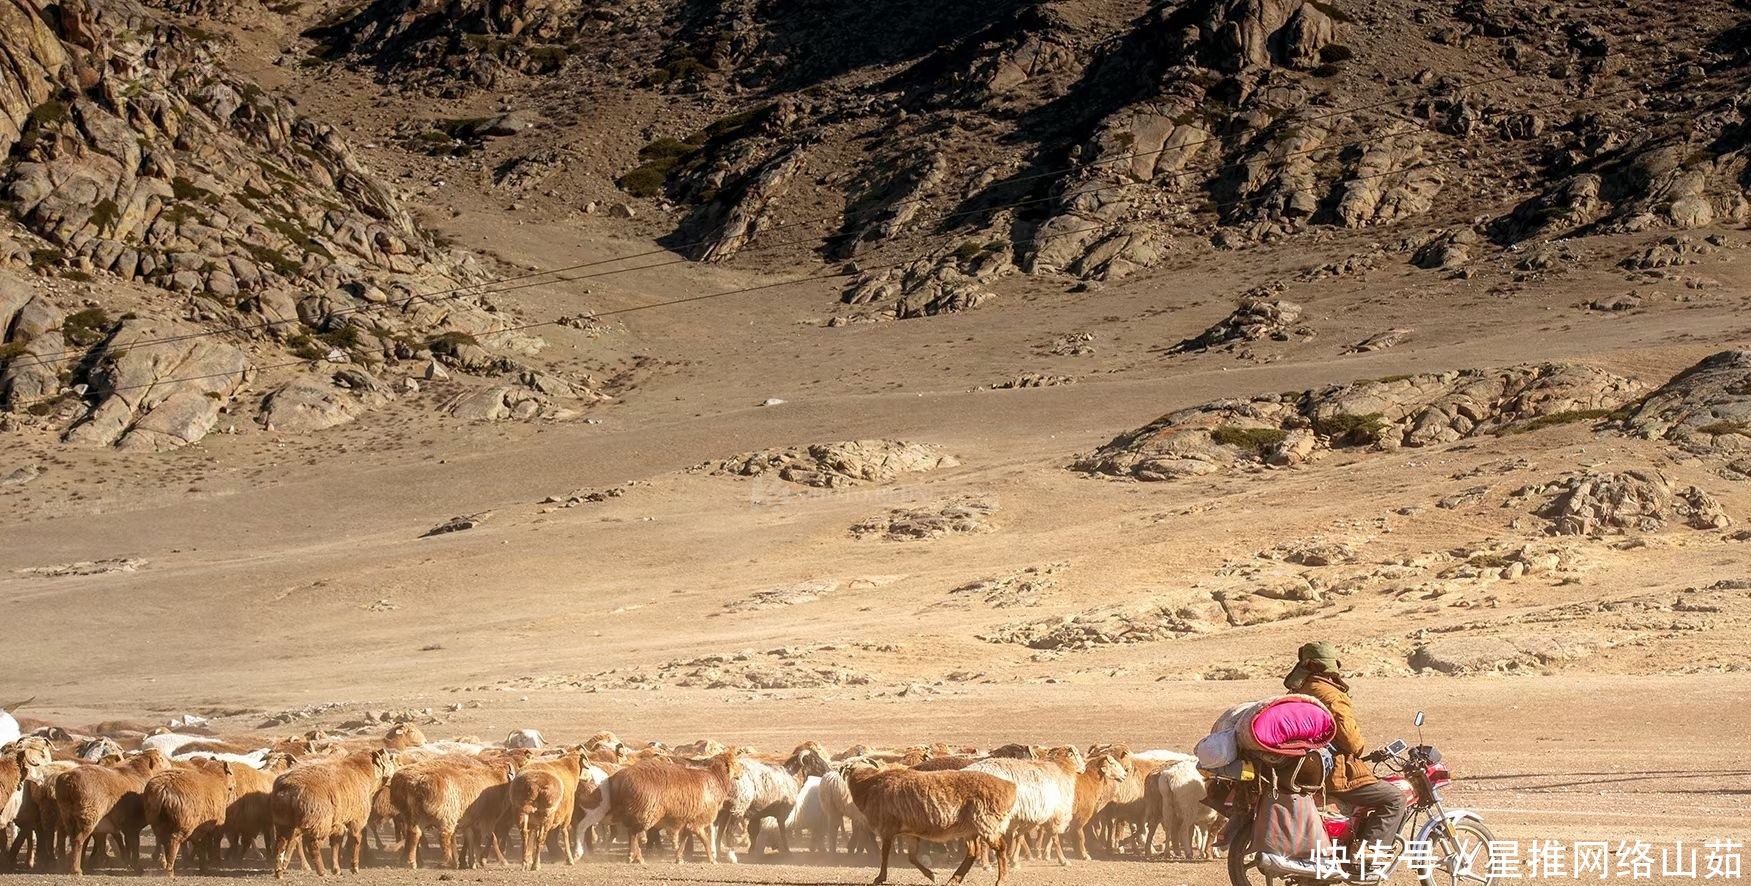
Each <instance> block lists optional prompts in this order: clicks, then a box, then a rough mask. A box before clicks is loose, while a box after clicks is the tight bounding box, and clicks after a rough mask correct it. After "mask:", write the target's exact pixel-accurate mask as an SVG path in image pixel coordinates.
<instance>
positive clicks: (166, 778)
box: [140, 760, 248, 878]
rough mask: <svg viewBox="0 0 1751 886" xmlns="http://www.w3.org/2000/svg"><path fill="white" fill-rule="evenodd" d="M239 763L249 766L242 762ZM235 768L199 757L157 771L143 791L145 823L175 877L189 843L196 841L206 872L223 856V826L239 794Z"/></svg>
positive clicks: (167, 870) (167, 871)
mask: <svg viewBox="0 0 1751 886" xmlns="http://www.w3.org/2000/svg"><path fill="white" fill-rule="evenodd" d="M236 768H238V769H246V768H248V767H246V766H244V765H243V764H241V763H239V764H237V767H236ZM231 770H232V765H231V764H230V763H226V762H213V761H210V760H196V761H192V762H191V763H190V764H189V765H187V766H177V767H174V768H171V769H167V770H165V771H163V772H160V773H158V774H157V775H154V776H152V777H151V778H150V779H147V781H146V786H145V787H144V788H142V789H141V790H140V796H141V799H142V802H143V803H144V805H145V812H146V824H147V825H149V826H150V827H151V828H152V836H153V838H154V839H155V840H157V842H158V847H159V849H160V850H162V853H161V854H162V856H163V864H164V873H165V874H167V875H169V876H170V877H172V878H174V877H175V876H176V859H177V856H178V855H180V854H181V852H182V846H183V844H184V843H189V842H192V843H193V845H194V847H195V860H196V862H198V863H199V864H200V867H201V873H203V874H204V873H206V872H207V871H208V869H209V867H210V866H211V864H212V862H213V861H214V860H215V858H216V856H218V854H219V828H220V826H221V825H222V824H224V821H225V810H226V809H227V808H228V807H229V806H230V805H231V801H232V800H233V799H234V798H235V797H236V795H237V782H236V781H235V780H234V779H233V778H232V774H231Z"/></svg>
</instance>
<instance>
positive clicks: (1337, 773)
mask: <svg viewBox="0 0 1751 886" xmlns="http://www.w3.org/2000/svg"><path fill="white" fill-rule="evenodd" d="M1301 692H1302V693H1303V694H1305V695H1311V696H1313V697H1314V698H1317V699H1319V700H1320V703H1321V704H1324V705H1325V706H1326V708H1327V709H1328V710H1330V711H1331V715H1332V719H1333V720H1335V721H1337V727H1338V730H1337V734H1336V735H1334V736H1332V751H1333V754H1334V757H1335V759H1333V760H1332V770H1331V778H1329V779H1327V781H1326V784H1327V786H1328V787H1329V788H1331V791H1332V793H1339V794H1341V793H1343V792H1344V791H1351V790H1355V789H1356V788H1361V787H1367V786H1368V785H1371V784H1373V783H1375V782H1377V781H1379V780H1380V779H1378V778H1375V777H1374V768H1373V767H1372V766H1369V765H1368V764H1367V763H1365V762H1363V761H1362V755H1363V754H1365V753H1367V752H1368V746H1367V744H1365V743H1364V742H1363V741H1362V729H1361V727H1360V726H1357V725H1356V709H1355V707H1354V706H1353V705H1352V704H1351V703H1350V686H1349V684H1347V683H1345V682H1344V678H1342V677H1339V676H1338V675H1336V674H1312V675H1310V676H1308V678H1307V679H1306V680H1305V681H1303V682H1302V684H1301Z"/></svg>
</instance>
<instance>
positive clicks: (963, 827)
mask: <svg viewBox="0 0 1751 886" xmlns="http://www.w3.org/2000/svg"><path fill="white" fill-rule="evenodd" d="M845 777H846V781H847V782H848V783H849V785H850V787H851V798H852V800H853V801H855V802H856V803H857V808H858V809H859V810H860V811H862V812H863V815H864V817H865V818H866V819H868V821H869V826H870V829H871V830H873V831H874V832H875V833H876V835H877V836H878V837H880V838H881V842H882V850H881V852H882V867H881V872H880V873H878V874H876V878H875V883H876V884H877V886H880V884H882V883H886V882H887V880H888V859H889V856H890V855H892V853H893V849H894V840H895V838H897V837H912V838H914V840H915V841H916V842H914V843H913V845H912V851H911V853H909V854H908V855H907V856H906V857H907V859H908V860H909V861H911V862H912V864H913V866H915V867H917V868H918V869H919V870H920V871H923V872H924V876H926V877H928V878H930V879H931V880H932V881H934V880H935V879H936V872H934V871H932V870H931V869H930V868H929V867H928V866H926V865H925V864H924V859H923V858H921V857H920V856H919V854H918V851H919V847H920V846H921V845H922V844H923V843H924V842H925V841H928V842H933V843H946V842H950V841H962V840H964V841H966V843H967V857H966V858H964V859H962V860H961V865H960V867H958V868H955V873H954V876H952V877H950V878H949V881H948V882H949V886H957V884H959V883H960V882H961V881H962V880H964V879H965V878H966V876H967V871H969V870H971V869H972V867H973V860H974V858H975V857H976V856H977V854H978V852H979V850H980V849H981V848H982V847H985V846H988V847H990V849H991V853H992V854H993V855H995V856H996V857H997V883H998V886H1002V884H1003V882H1004V880H1005V879H1007V878H1008V876H1009V853H1008V852H1006V851H1004V850H1005V849H1006V848H1007V847H1005V845H1004V835H1005V834H1006V833H1008V831H1009V827H1010V816H1011V815H1012V814H1013V810H1014V808H1015V785H1013V784H1011V783H1009V782H1007V781H1004V780H1003V779H1001V778H998V777H997V776H994V775H987V774H985V773H983V772H968V771H966V770H948V771H944V772H918V771H916V770H913V769H906V768H892V769H882V768H879V767H877V766H875V765H873V764H858V765H855V766H852V767H850V768H849V769H848V770H847V771H846V773H845Z"/></svg>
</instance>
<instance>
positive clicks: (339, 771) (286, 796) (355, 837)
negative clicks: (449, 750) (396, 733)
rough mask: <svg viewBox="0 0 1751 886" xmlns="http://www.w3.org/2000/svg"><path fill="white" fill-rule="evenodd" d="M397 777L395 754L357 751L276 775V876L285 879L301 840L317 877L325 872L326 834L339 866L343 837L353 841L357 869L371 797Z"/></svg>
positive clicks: (273, 804)
mask: <svg viewBox="0 0 1751 886" xmlns="http://www.w3.org/2000/svg"><path fill="white" fill-rule="evenodd" d="M394 775H395V754H394V753H393V752H391V751H388V750H375V751H358V752H356V753H352V754H348V755H347V756H345V757H341V758H339V759H336V760H321V761H318V762H315V763H306V764H304V765H302V766H297V767H294V768H292V769H290V770H288V771H286V772H284V773H282V774H281V775H280V776H279V777H278V778H276V779H274V788H273V793H272V795H271V797H270V798H269V809H270V810H271V812H272V815H273V819H272V820H273V828H274V878H275V879H283V878H284V877H285V876H286V867H287V866H288V865H289V864H290V863H291V860H292V853H291V849H292V842H293V841H294V840H297V839H299V838H300V837H302V838H303V847H304V853H305V854H306V855H308V856H309V857H310V865H311V867H314V868H315V869H316V873H317V875H319V876H320V875H322V874H323V873H324V870H323V867H322V853H321V850H320V849H319V848H318V846H317V842H316V841H317V840H318V839H319V838H326V839H327V840H328V841H329V844H330V846H331V847H332V849H333V852H334V867H335V868H336V869H337V870H338V869H339V868H340V849H341V841H342V840H343V839H350V841H351V843H352V850H353V857H352V866H351V867H352V870H353V872H354V873H357V872H358V870H359V853H360V851H361V850H362V849H363V847H364V842H365V824H366V823H367V822H368V821H370V818H371V800H372V799H373V798H374V797H375V796H376V794H377V791H378V790H379V789H381V788H382V787H383V786H384V785H385V784H387V783H388V782H389V779H390V778H392V777H394Z"/></svg>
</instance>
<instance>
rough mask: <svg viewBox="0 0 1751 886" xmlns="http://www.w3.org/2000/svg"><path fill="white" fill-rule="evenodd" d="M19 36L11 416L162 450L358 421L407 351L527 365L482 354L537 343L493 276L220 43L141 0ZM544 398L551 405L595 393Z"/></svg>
mask: <svg viewBox="0 0 1751 886" xmlns="http://www.w3.org/2000/svg"><path fill="white" fill-rule="evenodd" d="M0 33H3V34H4V35H5V45H6V47H7V50H8V52H9V54H10V56H11V59H12V64H11V65H9V66H7V67H6V69H5V71H4V72H3V74H0V110H3V111H4V113H3V114H0V123H3V124H4V125H3V126H0V152H3V153H4V154H5V160H4V164H3V167H0V187H3V189H4V194H5V198H6V200H7V201H8V204H9V206H10V208H11V210H12V219H11V220H10V221H8V222H7V223H6V225H5V226H4V227H5V230H4V231H0V234H3V235H4V236H3V237H0V254H3V256H4V260H3V262H0V265H4V266H5V267H8V268H10V269H12V270H13V271H14V274H13V275H12V276H10V277H8V278H7V279H6V280H4V281H0V407H4V408H5V409H7V410H8V411H9V412H10V413H11V415H10V417H9V418H8V419H7V421H8V423H9V424H10V425H12V426H15V427H17V426H23V427H26V428H31V429H34V430H35V431H37V432H40V433H44V434H58V435H61V436H63V437H64V438H65V439H66V440H67V441H68V442H71V443H78V444H86V445H92V446H110V445H116V446H121V447H123V448H145V449H163V448H171V447H176V446H182V445H186V444H188V443H192V442H195V441H197V440H199V439H200V438H201V437H202V436H203V435H205V434H206V433H208V432H209V431H211V430H213V429H214V428H215V427H216V426H217V425H218V424H219V423H220V422H221V420H222V416H224V415H232V416H236V415H237V414H239V413H243V414H244V415H246V416H247V420H253V421H254V422H258V423H259V424H261V425H263V426H266V427H269V428H274V429H279V430H285V431H302V430H312V429H318V428H322V427H327V426H332V425H334V424H337V423H340V422H343V421H346V420H348V419H350V418H351V417H353V416H354V415H356V414H357V413H358V412H360V411H361V410H363V409H365V408H367V407H368V406H370V405H374V404H377V403H381V402H382V401H384V400H386V399H388V398H389V397H390V396H391V395H392V394H393V393H396V392H397V389H396V388H395V387H394V381H393V380H392V379H391V378H389V377H388V376H389V375H391V374H396V373H401V374H406V372H407V371H408V370H398V369H396V368H395V365H396V364H398V363H402V362H404V361H414V360H419V361H421V362H422V364H423V363H425V362H427V361H431V360H432V359H434V357H435V358H436V359H437V360H440V361H443V362H445V363H447V364H450V365H452V366H454V367H456V368H458V369H461V370H466V371H472V372H477V373H481V374H495V375H508V376H510V377H512V378H517V377H518V376H519V374H521V375H522V376H528V375H529V373H527V372H526V371H524V370H522V369H520V367H518V366H517V365H516V364H515V363H514V362H513V361H512V360H510V359H508V358H506V357H503V356H499V355H498V354H494V353H491V352H489V351H488V350H487V349H485V348H483V347H482V346H481V342H482V341H485V342H488V343H489V344H490V345H492V346H494V347H497V348H499V349H501V350H508V351H512V352H516V351H521V352H531V351H532V350H533V349H534V348H536V347H537V346H538V345H539V340H538V339H534V338H532V337H530V336H527V335H521V336H519V335H512V334H507V333H505V332H504V330H505V327H507V326H508V325H509V323H508V322H507V320H505V319H504V318H503V317H501V316H499V315H496V314H495V313H494V309H493V307H492V305H491V304H490V302H489V301H488V300H487V299H485V298H483V297H481V296H479V295H478V294H475V293H474V292H473V291H472V290H471V287H473V286H474V285H475V284H478V283H480V282H482V281H484V280H485V279H487V269H486V268H485V267H483V266H482V264H481V263H480V262H479V261H477V260H476V259H475V258H474V257H473V256H470V255H468V254H466V253H462V252H458V251H455V250H452V249H449V248H447V247H445V246H444V245H443V244H441V243H440V242H438V241H437V240H436V239H435V238H434V237H433V236H432V235H431V234H430V233H429V232H427V231H424V230H422V229H421V228H420V227H419V225H417V224H416V223H415V222H414V220H413V218H412V216H411V215H410V214H409V213H408V210H407V208H406V206H405V204H404V203H403V200H402V198H401V196H400V195H399V194H398V193H397V191H396V190H395V188H393V187H392V186H390V185H389V184H388V183H386V182H385V181H383V180H382V179H380V178H378V177H377V176H375V175H374V174H373V173H372V172H371V171H370V170H369V169H368V168H366V166H365V165H364V164H363V163H362V162H361V161H360V160H359V158H358V157H357V155H356V154H355V152H354V150H353V148H352V147H351V146H350V145H349V144H348V142H347V141H346V140H345V139H344V138H342V137H341V136H340V135H339V134H338V133H337V132H336V131H335V129H334V128H333V127H332V126H331V125H328V124H326V123H321V122H318V121H315V120H312V119H310V118H309V117H307V116H304V115H302V114H300V113H299V111H298V110H297V109H296V107H295V106H294V105H293V104H292V102H290V101H289V100H287V99H286V98H285V97H283V96H278V95H275V94H272V93H269V92H266V91H264V90H263V89H262V88H261V87H260V86H258V85H256V84H255V83H254V82H252V81H250V80H248V79H245V78H243V77H240V76H237V75H235V74H233V73H230V72H229V71H228V70H227V68H226V66H225V63H224V48H223V46H222V45H221V44H220V42H219V41H218V40H217V38H215V37H214V36H213V35H211V34H209V33H207V32H206V31H203V30H202V29H200V28H199V27H196V26H193V25H176V24H173V23H171V22H169V21H168V20H167V19H166V18H165V17H164V16H163V14H162V13H160V12H158V11H155V10H151V9H148V8H146V7H141V6H137V5H134V4H132V3H129V2H126V0H118V2H104V0H99V2H95V3H85V2H79V0H74V2H65V3H61V4H59V5H57V6H51V7H47V8H46V11H38V10H37V8H36V7H35V6H33V5H31V4H11V5H8V6H6V7H5V8H4V9H0ZM27 274H34V275H35V276H36V279H35V280H30V279H27V278H25V277H24V276H23V275H27ZM288 369H295V370H296V371H295V372H294V373H288V372H286V371H284V370H288ZM426 372H427V374H428V375H430V374H432V373H433V371H432V370H426ZM258 375H259V377H258ZM546 386H547V388H548V390H547V391H545V392H542V391H534V392H531V396H532V397H536V398H540V399H542V400H544V401H545V400H548V399H551V398H550V397H549V396H548V395H549V394H551V393H555V389H556V388H559V387H565V388H567V394H568V395H570V394H571V393H573V391H571V390H570V386H569V385H562V384H559V383H557V382H554V381H552V380H549V381H548V382H547V383H546ZM233 420H235V419H233Z"/></svg>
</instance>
